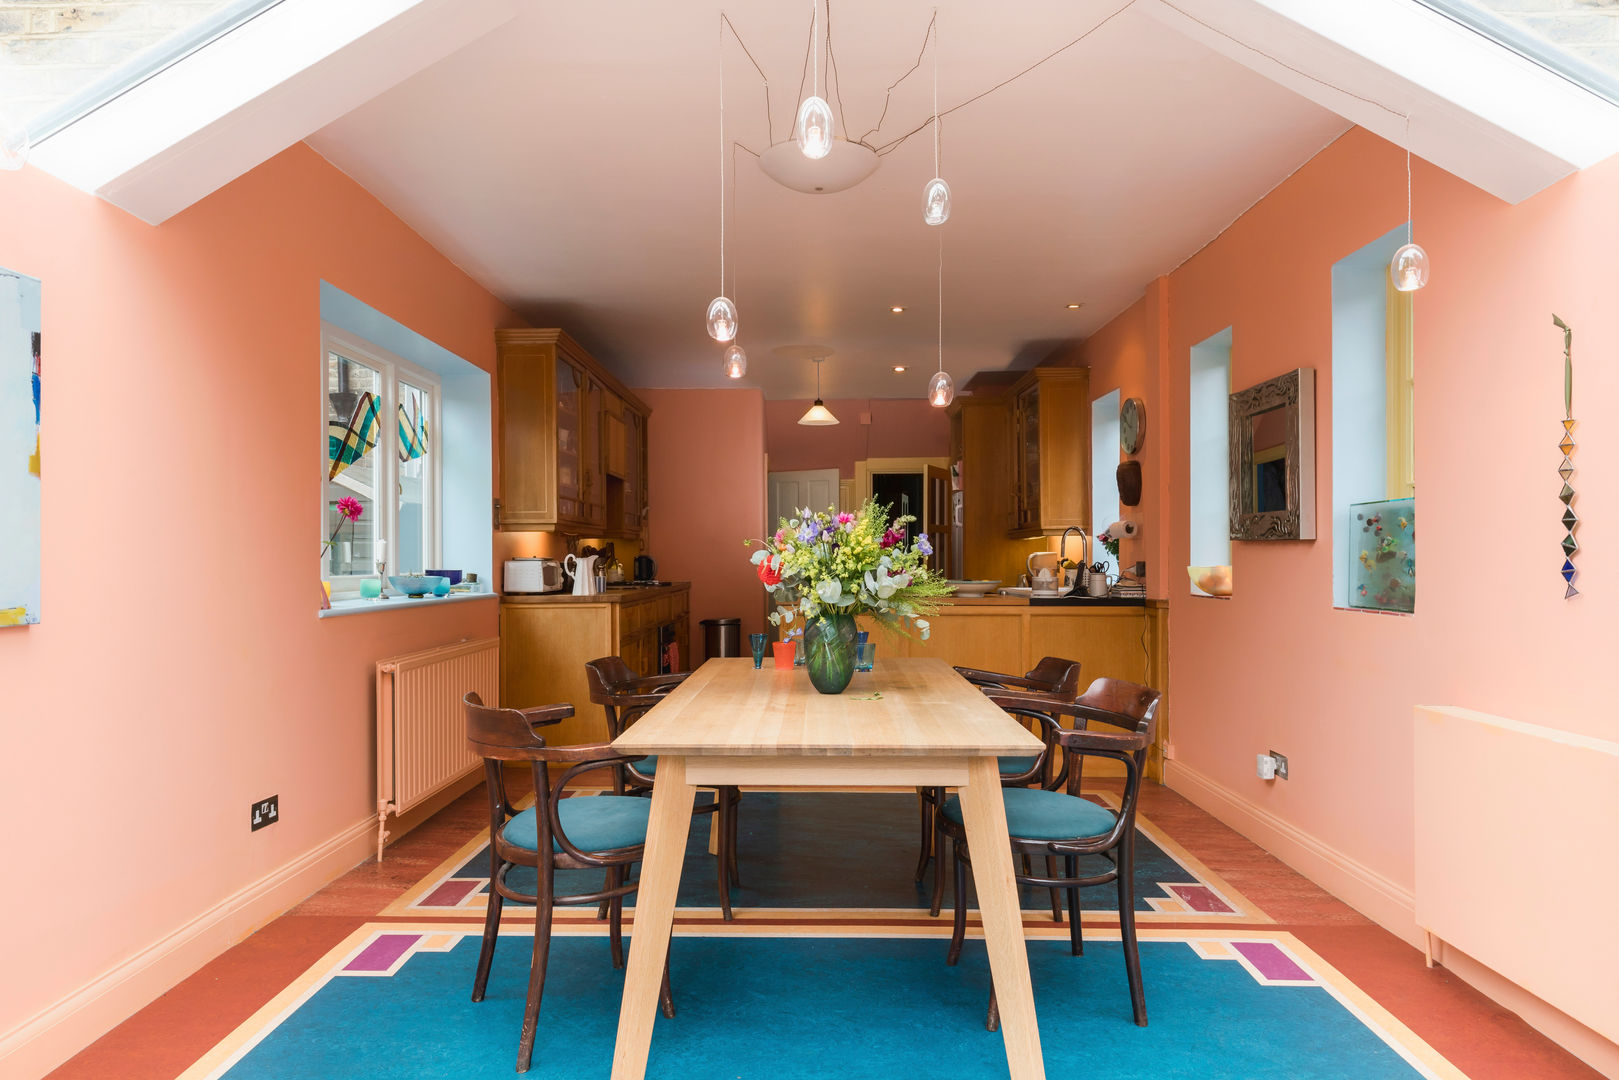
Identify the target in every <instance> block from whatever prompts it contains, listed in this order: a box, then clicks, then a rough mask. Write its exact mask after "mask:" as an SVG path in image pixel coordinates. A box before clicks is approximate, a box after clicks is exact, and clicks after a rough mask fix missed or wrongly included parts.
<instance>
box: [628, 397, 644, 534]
mask: <svg viewBox="0 0 1619 1080" xmlns="http://www.w3.org/2000/svg"><path fill="white" fill-rule="evenodd" d="M624 442H625V447H624V457H625V470H624V471H625V477H624V522H623V529H624V535H625V536H626V537H630V538H635V537H639V536H640V535H641V511H642V510H643V509H644V508H645V507H646V418H645V417H643V416H642V415H641V414H640V413H638V412H636V411H635V410H634V409H631V408H628V407H626V408H625V410H624Z"/></svg>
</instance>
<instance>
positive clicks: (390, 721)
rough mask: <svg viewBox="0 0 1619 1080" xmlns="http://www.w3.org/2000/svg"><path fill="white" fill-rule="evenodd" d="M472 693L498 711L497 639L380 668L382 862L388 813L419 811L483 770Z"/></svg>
mask: <svg viewBox="0 0 1619 1080" xmlns="http://www.w3.org/2000/svg"><path fill="white" fill-rule="evenodd" d="M469 690H475V691H477V693H478V695H479V696H480V697H482V698H483V700H484V704H486V705H496V704H499V701H498V696H499V692H500V639H499V638H479V639H476V640H472V639H467V640H463V641H459V642H457V643H455V644H454V645H444V646H441V647H439V648H436V649H427V650H425V651H423V652H417V653H411V654H409V655H407V656H393V657H389V658H388V659H386V660H379V661H377V861H378V862H381V861H382V845H383V844H384V843H385V842H386V841H387V839H388V830H387V827H386V826H387V821H388V815H389V814H390V813H392V814H403V813H404V812H405V811H407V810H409V809H411V808H412V807H415V806H419V805H420V804H421V803H422V802H424V801H426V800H427V799H430V798H432V797H433V796H434V795H436V794H438V793H439V792H440V791H443V790H444V789H445V788H446V787H448V786H450V785H451V784H453V783H455V782H456V781H457V780H460V779H462V778H463V777H465V776H466V775H467V774H468V773H469V772H471V771H472V770H473V769H475V768H477V767H478V764H479V759H478V757H477V756H476V755H475V754H473V753H472V752H471V751H470V750H468V749H467V722H466V715H465V712H464V711H463V709H462V707H461V699H462V698H463V697H464V696H465V695H466V693H467V692H468V691H469Z"/></svg>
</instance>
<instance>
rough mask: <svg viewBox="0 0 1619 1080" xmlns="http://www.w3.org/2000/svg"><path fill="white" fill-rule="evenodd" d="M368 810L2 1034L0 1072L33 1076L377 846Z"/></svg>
mask: <svg viewBox="0 0 1619 1080" xmlns="http://www.w3.org/2000/svg"><path fill="white" fill-rule="evenodd" d="M375 829H376V822H375V821H374V820H373V819H372V818H370V817H366V818H363V819H361V820H360V821H357V822H355V823H354V824H353V825H350V826H348V827H347V828H345V829H344V830H343V831H342V832H340V833H338V834H337V835H336V836H334V837H332V838H331V839H329V840H326V841H325V842H323V843H321V844H318V845H316V846H315V847H313V848H311V849H310V850H308V851H306V852H304V854H302V855H300V856H299V857H298V858H296V859H294V860H292V861H291V862H289V863H286V864H284V865H282V866H278V867H276V868H275V869H274V870H272V871H270V872H269V873H268V874H265V875H264V876H263V877H261V878H259V879H258V880H257V881H254V882H252V883H250V884H248V885H246V886H244V887H243V888H241V889H238V890H237V891H236V892H235V893H233V894H232V895H230V896H227V897H226V898H225V899H223V900H221V901H219V903H217V904H215V905H214V906H213V907H211V908H209V909H208V910H206V911H204V912H202V913H200V914H198V915H197V916H195V917H194V918H192V919H191V920H189V921H188V922H186V923H185V924H183V925H181V926H179V927H176V928H175V929H174V930H173V931H171V932H170V933H169V934H167V935H166V936H164V937H163V938H160V939H159V940H157V941H154V942H152V943H151V944H150V945H148V946H146V947H145V948H144V949H141V950H140V951H139V952H137V953H135V955H133V956H131V957H129V958H128V959H126V960H124V961H122V962H121V963H119V964H117V965H115V966H114V967H112V968H110V969H108V970H107V971H105V972H103V973H102V974H101V975H100V976H98V977H97V978H96V979H94V980H92V981H91V982H89V983H87V984H85V985H84V986H81V987H80V988H79V989H77V990H75V991H74V992H73V993H71V994H68V995H67V996H66V997H64V998H62V999H61V1000H60V1001H57V1002H56V1003H55V1004H52V1005H49V1006H47V1007H46V1008H45V1009H43V1010H41V1011H40V1012H39V1013H37V1014H36V1015H34V1016H32V1017H30V1018H29V1019H27V1020H25V1021H23V1022H22V1023H21V1024H18V1025H17V1026H16V1027H14V1028H12V1029H11V1030H10V1031H7V1032H4V1033H3V1034H0V1076H4V1077H6V1078H7V1080H35V1078H37V1077H42V1076H44V1075H45V1074H46V1073H48V1072H50V1071H51V1070H52V1069H54V1068H56V1067H57V1066H58V1065H60V1064H61V1063H62V1062H64V1061H66V1060H67V1059H68V1058H70V1057H72V1056H73V1055H74V1054H76V1053H78V1052H79V1051H80V1050H82V1049H84V1048H85V1047H86V1046H88V1045H89V1044H90V1043H92V1042H94V1041H95V1040H96V1039H99V1038H100V1037H101V1036H102V1035H104V1034H106V1033H107V1032H108V1031H110V1030H112V1029H113V1028H114V1027H116V1026H117V1025H119V1024H121V1023H123V1022H124V1021H125V1020H126V1019H128V1018H129V1017H130V1016H132V1015H134V1014H135V1013H136V1012H138V1011H139V1010H140V1009H142V1008H144V1007H145V1006H146V1005H147V1004H149V1003H150V1002H152V1001H153V1000H154V999H156V998H157V997H158V996H160V995H161V994H163V993H164V992H165V991H167V990H168V989H169V988H170V987H172V986H174V985H175V984H177V983H179V982H180V981H181V980H182V979H184V978H186V977H187V976H188V975H191V974H192V973H193V972H195V971H197V970H198V969H199V968H201V967H202V966H203V965H204V964H206V963H208V962H209V961H210V960H212V959H214V957H216V956H218V955H219V954H220V953H222V952H224V951H225V950H226V949H228V948H230V947H231V946H232V945H234V944H236V943H237V942H238V941H240V940H242V939H243V938H245V937H247V935H249V934H251V933H252V932H253V931H254V930H257V929H258V928H259V927H261V926H263V925H264V924H265V923H267V922H269V921H270V920H271V919H273V918H275V917H276V916H277V915H279V914H281V913H282V912H283V911H286V910H287V909H288V908H289V907H291V906H292V905H294V904H296V903H298V902H299V901H300V900H303V899H304V898H305V897H307V896H309V895H310V894H312V893H314V892H315V891H316V890H318V889H319V888H320V887H321V886H322V885H325V884H326V883H327V882H329V881H331V880H333V879H334V878H336V877H338V876H339V875H340V874H343V873H344V872H346V871H348V870H349V869H351V868H352V867H354V866H357V865H359V864H360V863H362V862H364V861H365V860H366V859H367V858H369V857H370V854H371V837H372V835H373V833H374V831H375Z"/></svg>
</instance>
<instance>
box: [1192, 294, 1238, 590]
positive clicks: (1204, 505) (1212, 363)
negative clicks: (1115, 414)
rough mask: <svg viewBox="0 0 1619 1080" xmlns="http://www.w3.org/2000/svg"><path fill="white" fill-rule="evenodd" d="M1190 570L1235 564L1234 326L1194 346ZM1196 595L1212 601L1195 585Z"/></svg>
mask: <svg viewBox="0 0 1619 1080" xmlns="http://www.w3.org/2000/svg"><path fill="white" fill-rule="evenodd" d="M1189 397H1190V404H1191V423H1190V426H1191V431H1190V434H1191V439H1190V442H1191V472H1190V474H1189V481H1190V482H1189V485H1188V486H1189V488H1190V491H1189V494H1188V498H1189V500H1190V505H1189V507H1188V521H1189V523H1190V526H1191V528H1190V534H1191V535H1190V539H1191V546H1190V547H1189V548H1188V551H1187V559H1188V562H1187V565H1188V566H1230V565H1231V469H1230V464H1229V463H1230V460H1231V432H1230V428H1231V327H1229V326H1228V327H1226V328H1225V329H1224V330H1222V331H1220V332H1219V333H1218V334H1214V335H1213V336H1211V337H1209V338H1206V339H1205V340H1203V341H1200V342H1199V343H1198V344H1196V345H1193V346H1192V377H1191V393H1190V395H1189ZM1191 590H1192V595H1193V596H1208V595H1210V594H1209V593H1207V592H1204V591H1203V590H1202V589H1200V588H1198V587H1197V585H1196V584H1192V585H1191Z"/></svg>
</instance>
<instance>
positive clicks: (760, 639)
mask: <svg viewBox="0 0 1619 1080" xmlns="http://www.w3.org/2000/svg"><path fill="white" fill-rule="evenodd" d="M748 644H749V645H750V646H752V648H753V667H754V670H758V669H759V668H761V667H763V666H764V662H765V647H766V645H767V644H768V643H767V642H766V640H765V636H764V635H763V634H749V635H748Z"/></svg>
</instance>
